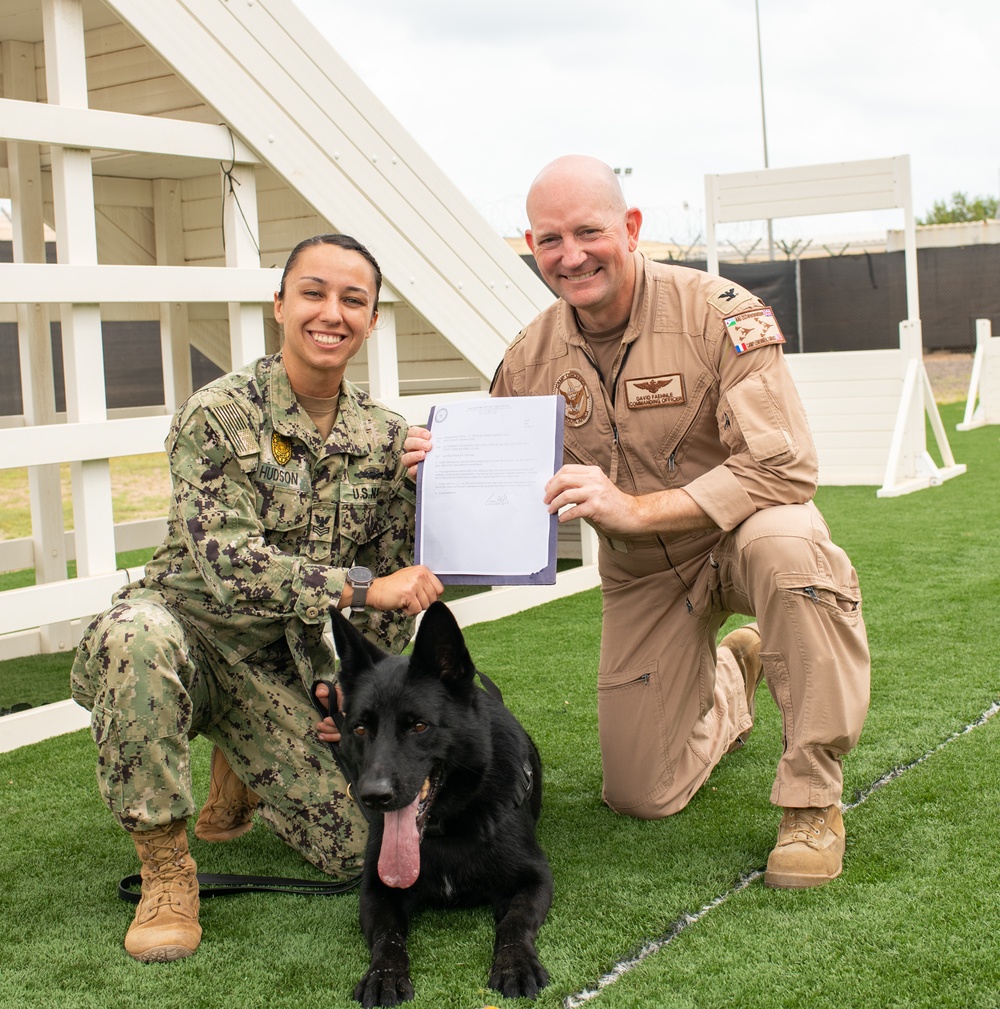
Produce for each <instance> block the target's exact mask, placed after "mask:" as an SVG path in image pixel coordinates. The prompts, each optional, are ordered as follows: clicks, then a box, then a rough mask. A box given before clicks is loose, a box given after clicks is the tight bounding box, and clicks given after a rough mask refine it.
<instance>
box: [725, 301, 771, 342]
mask: <svg viewBox="0 0 1000 1009" xmlns="http://www.w3.org/2000/svg"><path fill="white" fill-rule="evenodd" d="M723 324H724V325H725V327H726V332H727V333H728V334H729V339H730V340H732V341H733V346H734V347H735V348H736V353H737V354H745V353H746V352H747V351H748V350H757V348H758V347H765V346H767V345H768V344H769V343H784V342H785V337H784V336H783V335H782V332H781V329H780V328H779V326H778V320H777V319H775V317H774V313H773V312H772V311H771V309H770V307H767V308H752V309H750V310H749V311H747V312H740V314H739V315H733V316H730V318H728V319H724V320H723Z"/></svg>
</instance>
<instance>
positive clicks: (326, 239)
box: [278, 234, 382, 315]
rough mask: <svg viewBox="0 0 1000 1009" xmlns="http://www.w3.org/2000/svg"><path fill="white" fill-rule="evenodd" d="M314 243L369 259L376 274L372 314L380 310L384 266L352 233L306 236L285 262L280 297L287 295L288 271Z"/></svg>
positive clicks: (279, 290)
mask: <svg viewBox="0 0 1000 1009" xmlns="http://www.w3.org/2000/svg"><path fill="white" fill-rule="evenodd" d="M314 245H336V246H337V247H338V248H341V249H347V250H348V251H349V252H356V253H357V254H358V255H359V256H363V257H364V258H365V259H366V260H368V264H369V265H370V266H371V268H372V272H373V273H374V274H375V304H374V305H373V306H372V315H374V314H375V313H376V312H377V311H378V296H379V292H380V291H381V290H382V268H381V267H380V266H379V265H378V260H377V259H376V258H375V257H374V256H373V255H372V254H371V253H370V252H369V251H368V250H367V249H366V248H365V247H364V246H363V245H362V244H361V243H360V242H359V241H358V240H357V239H356V238H352V237H351V236H350V235H337V234H327V235H313V237H312V238H304V239H303V240H302V241H301V242H299V244H298V245H296V246H295V248H294V249H292V251H291V252H290V253H289V255H288V262H286V263H285V269H284V270H283V271H282V274H281V286H280V287H279V288H278V297H279V298H284V296H285V277H287V276H288V271H289V270H291V268H292V267H293V266H294V265H295V263H296V262H297V261H298V258H299V256H300V255H302V252H303V250H305V249H309V248H311V247H312V246H314Z"/></svg>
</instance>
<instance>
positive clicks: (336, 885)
mask: <svg viewBox="0 0 1000 1009" xmlns="http://www.w3.org/2000/svg"><path fill="white" fill-rule="evenodd" d="M320 683H323V685H324V686H325V687H326V688H327V689H328V690H329V691H330V693H329V697H330V698H332V699H334V700H336V697H337V693H336V689H335V688H334V685H333V684H332V683H330V682H328V681H326V680H320V681H318V682H317V683H315V684H313V689H312V695H311V696H312V702H313V705H314V707H315V708H316V710H317V711H318V712H319V714H320V716H321V717H323V718H325V717H326V716H327V715H328V714H329V715H330V716H331V717H332V718H333V721H334V724H335V725H336V726H337V729H338V730H339V731H340V732H343V731H344V716H343V715H342V714H341V712H340V711H338V710H337V705H336V704H333V706H332V710H329V711H328V710H327V708H326V706H325V705H324V704H323V703H322V702H321V701H320V700H319V699H318V698H317V697H316V687H318V686H319V684H320ZM329 745H330V752H331V753H332V754H333V759H334V761H336V764H337V767H339V768H340V773H341V774H343V776H344V778H345V780H346V781H347V794H348V795H349V796H350V797H351V798H352V799H353V800H354V802H355V803H356V804H357V807H358V809H360V810H361V814H362V815H363V816H364V818H365V820H369V819H370V816H369V813H368V810H367V809H365V807H364V805H363V804H362V802H361V801H360V799H358V797H357V789H356V787H355V784H354V776H353V774H351V772H350V770H349V769H348V767H347V765H346V764H345V763H344V762H343V761H342V760H341V757H340V747H339V745H338V744H337V743H330V744H329ZM360 882H361V873H360V872H359V873H358V874H357V875H356V876H351V877H350V878H349V879H342V880H337V881H336V882H333V881H330V880H315V879H293V878H290V877H286V876H234V875H229V874H227V873H204V872H199V873H198V887H199V889H198V895H199V896H200V897H202V898H207V897H231V896H233V895H235V894H239V893H290V894H297V895H302V896H311V897H334V896H337V895H339V894H342V893H349V892H350V891H351V890H353V889H354V888H355V887H356V886H357V885H358V884H359V883H360ZM141 890H142V877H141V876H140V875H139V874H138V873H137V874H135V875H133V876H126V877H125V878H124V879H123V880H121V881H120V882H119V884H118V896H119V897H120V898H121V899H122V900H124V901H126V902H127V903H129V904H138V903H139V900H140V898H141V896H142V894H141Z"/></svg>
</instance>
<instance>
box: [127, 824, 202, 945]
mask: <svg viewBox="0 0 1000 1009" xmlns="http://www.w3.org/2000/svg"><path fill="white" fill-rule="evenodd" d="M132 840H133V842H134V843H135V850H136V851H137V852H138V853H139V859H140V861H141V862H142V896H141V897H140V899H139V906H138V907H137V908H136V909H135V918H134V919H133V921H132V924H131V925H130V926H129V930H128V934H127V935H126V936H125V949H126V951H127V952H128V953H129V954H130V955H131V956H134V957H135V958H136V960H142V961H143V962H144V963H163V962H165V961H167V960H180V959H181V957H185V956H190V955H191V954H192V953H193V952H194V951H195V950H196V949H197V948H198V943H199V942H201V925H199V924H198V879H197V872H198V867H197V866H196V865H195V864H194V859H193V858H192V857H191V854H190V852H189V851H188V842H187V820H175V821H174V822H173V823H170V824H167V826H166V827H157V828H156V829H155V830H143V831H136V832H135V833H133V834H132Z"/></svg>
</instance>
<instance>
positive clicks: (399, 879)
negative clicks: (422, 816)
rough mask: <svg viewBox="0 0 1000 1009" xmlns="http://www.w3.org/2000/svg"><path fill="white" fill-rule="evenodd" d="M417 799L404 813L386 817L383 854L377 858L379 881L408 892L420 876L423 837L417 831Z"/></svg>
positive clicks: (399, 811)
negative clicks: (421, 838)
mask: <svg viewBox="0 0 1000 1009" xmlns="http://www.w3.org/2000/svg"><path fill="white" fill-rule="evenodd" d="M419 804H420V796H419V795H418V796H417V797H416V798H415V799H414V800H413V802H411V803H410V804H409V805H408V806H407V807H406V808H405V809H399V810H397V811H396V812H395V813H385V814H384V815H383V819H384V823H385V826H384V827H383V828H382V850H381V851H380V852H379V856H378V874H379V879H381V880H382V882H383V883H385V885H386V886H395V887H400V888H402V889H405V888H406V887H408V886H413V884H414V883H416V881H417V876H419V875H420V835H419V833H418V831H417V806H418V805H419Z"/></svg>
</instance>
